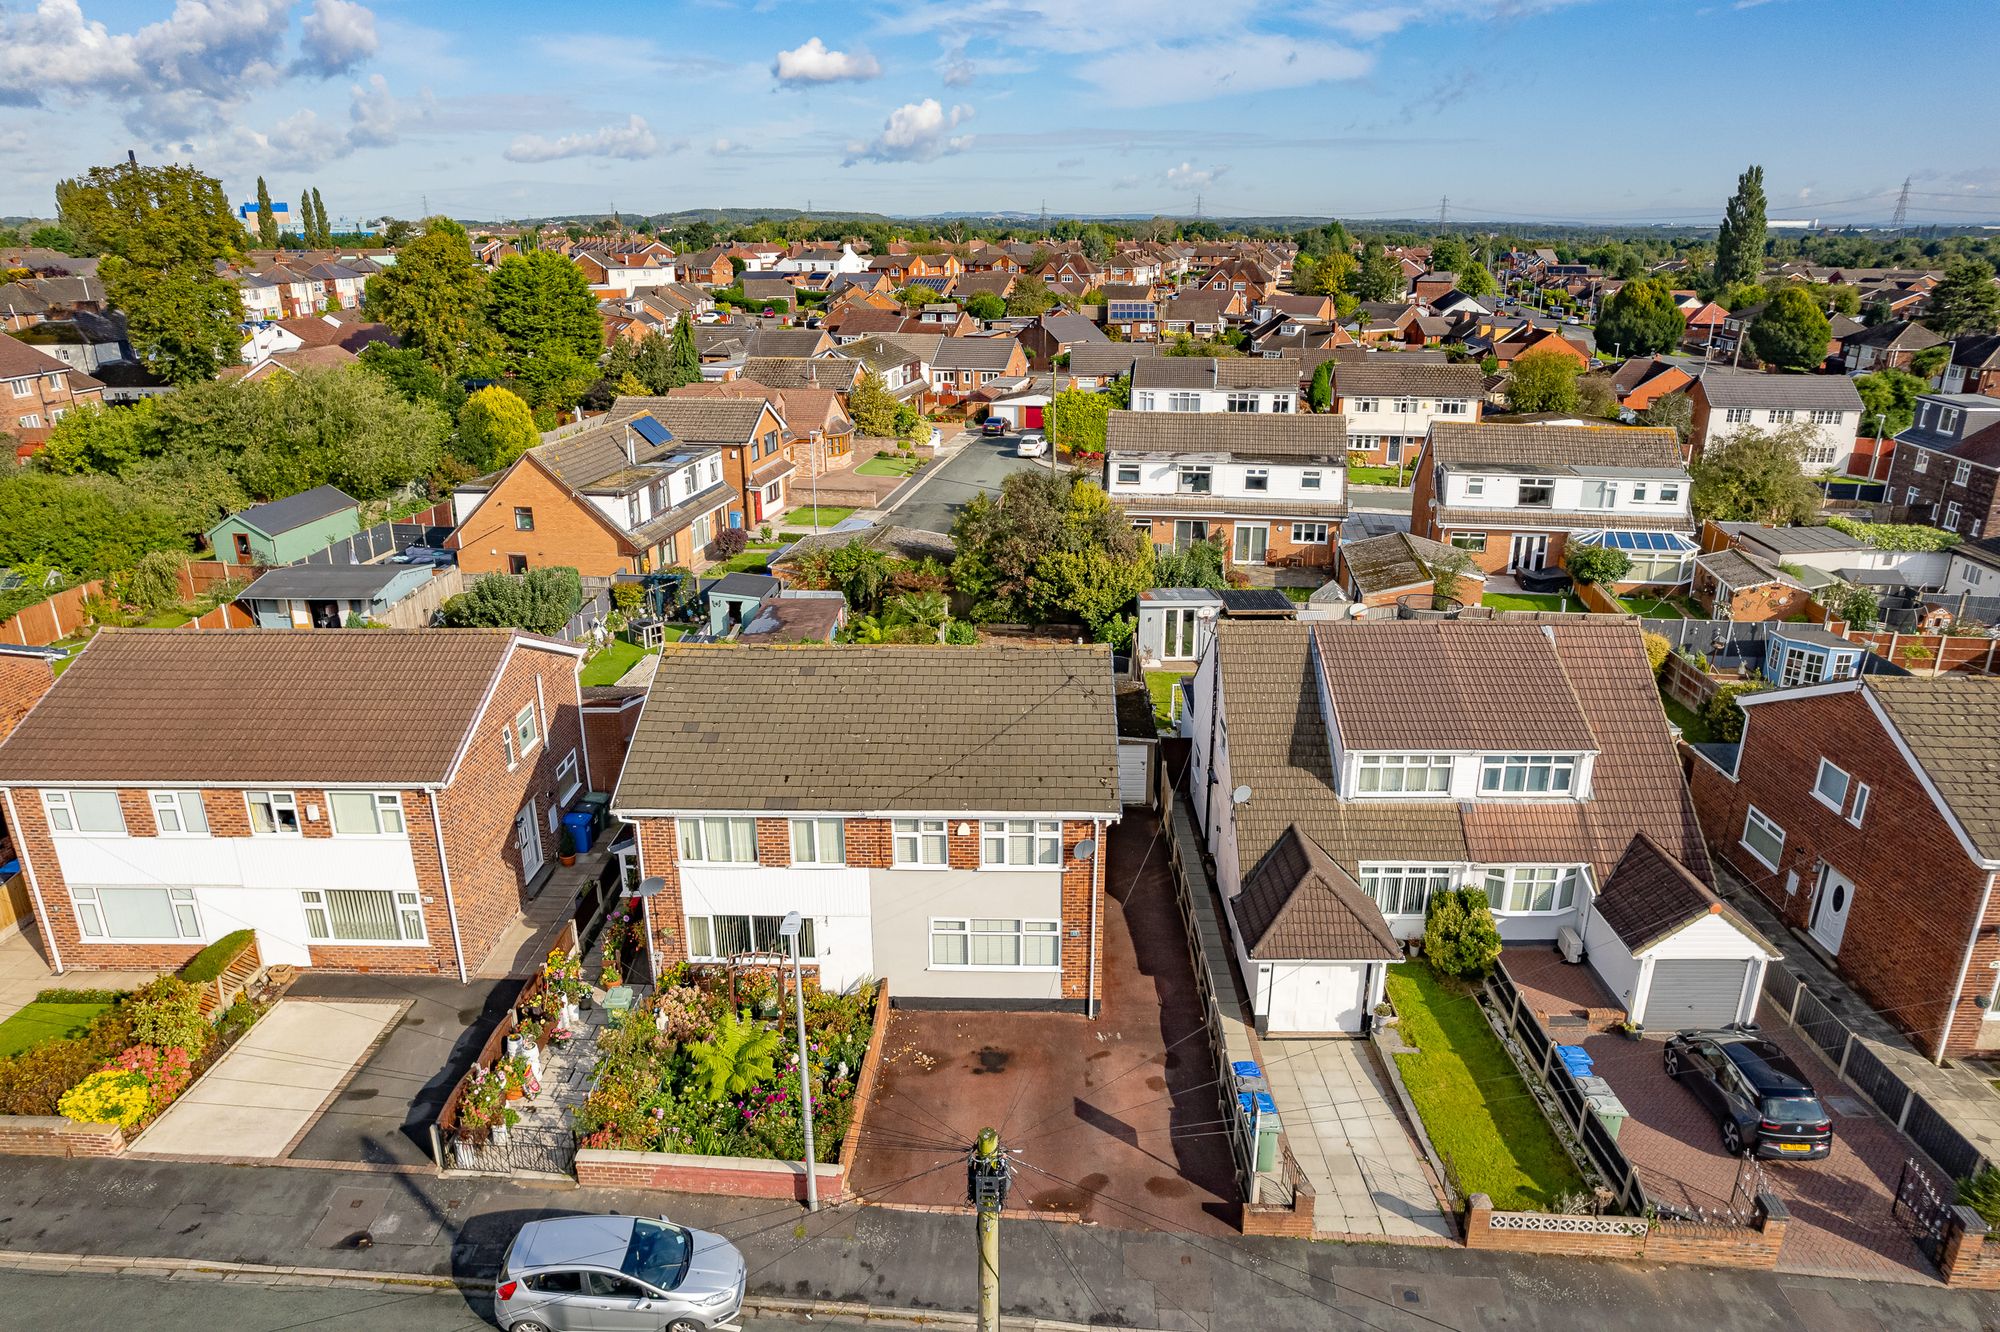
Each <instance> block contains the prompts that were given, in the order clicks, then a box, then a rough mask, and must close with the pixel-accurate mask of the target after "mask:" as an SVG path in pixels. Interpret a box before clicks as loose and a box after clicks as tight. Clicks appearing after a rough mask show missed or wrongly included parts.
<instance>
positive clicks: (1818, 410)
mask: <svg viewBox="0 0 2000 1332" xmlns="http://www.w3.org/2000/svg"><path fill="white" fill-rule="evenodd" d="M1841 415H1842V413H1841V412H1840V410H1839V409H1838V408H1834V407H1815V408H1813V412H1812V423H1813V424H1814V425H1839V424H1840V418H1841Z"/></svg>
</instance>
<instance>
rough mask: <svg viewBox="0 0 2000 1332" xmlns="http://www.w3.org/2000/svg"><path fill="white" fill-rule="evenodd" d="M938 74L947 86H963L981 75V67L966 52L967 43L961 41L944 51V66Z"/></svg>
mask: <svg viewBox="0 0 2000 1332" xmlns="http://www.w3.org/2000/svg"><path fill="white" fill-rule="evenodd" d="M938 76H939V77H940V78H942V79H943V80H944V86H945V87H947V88H963V87H965V86H966V85H967V84H969V83H971V82H972V81H973V80H974V79H976V78H978V77H979V69H978V67H977V66H976V65H974V64H973V63H972V61H971V60H970V59H968V58H967V57H966V54H965V43H964V42H960V43H958V44H957V45H956V46H954V47H952V48H951V49H950V50H948V51H946V52H945V53H944V61H943V67H942V68H941V69H939V71H938Z"/></svg>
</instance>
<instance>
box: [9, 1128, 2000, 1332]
mask: <svg viewBox="0 0 2000 1332" xmlns="http://www.w3.org/2000/svg"><path fill="white" fill-rule="evenodd" d="M934 1168H935V1169H938V1170H952V1171H956V1170H959V1169H962V1166H961V1164H960V1162H959V1161H958V1160H957V1159H956V1158H955V1157H944V1158H940V1160H939V1162H938V1164H937V1166H936V1167H934ZM1113 1201H1114V1202H1115V1204H1116V1205H1117V1206H1118V1207H1120V1208H1121V1209H1122V1210H1123V1212H1124V1213H1125V1214H1126V1215H1127V1216H1129V1218H1130V1219H1131V1223H1132V1224H1133V1225H1134V1226H1144V1225H1146V1224H1148V1222H1147V1211H1146V1209H1147V1203H1148V1200H1147V1199H1144V1198H1136V1199H1117V1200H1113ZM606 1211H616V1212H627V1213H637V1214H641V1215H654V1214H660V1213H664V1214H667V1215H670V1216H672V1217H673V1218H674V1219H675V1220H677V1221H681V1222H683V1223H685V1224H688V1225H693V1226H697V1227H700V1228H703V1229H708V1230H714V1231H718V1232H720V1233H721V1234H723V1235H726V1236H728V1237H729V1238H730V1239H731V1240H733V1241H734V1242H735V1243H736V1244H737V1245H738V1246H739V1247H740V1248H742V1250H743V1251H744V1254H745V1256H746V1258H747V1259H748V1262H749V1267H750V1291H751V1294H752V1295H753V1296H754V1297H756V1298H757V1300H759V1301H768V1302H771V1303H770V1304H769V1305H768V1306H766V1307H777V1302H779V1301H783V1302H785V1304H786V1305H787V1307H791V1308H795V1309H797V1308H811V1307H812V1306H813V1305H814V1304H820V1303H824V1304H825V1305H827V1306H829V1307H826V1308H825V1309H824V1312H825V1314H826V1315H830V1316H832V1317H836V1318H838V1317H843V1316H851V1314H852V1311H853V1309H855V1308H856V1307H866V1308H868V1309H871V1310H904V1311H923V1312H929V1313H934V1314H941V1315H948V1316H947V1317H945V1318H942V1319H940V1320H939V1321H941V1322H959V1321H961V1320H960V1319H958V1318H956V1317H950V1316H949V1315H960V1314H963V1313H965V1312H968V1311H970V1310H971V1309H972V1308H973V1302H974V1293H975V1268H974V1264H973V1228H972V1219H971V1216H970V1215H969V1214H968V1213H962V1212H926V1213H917V1212H905V1211H899V1210H893V1209H889V1208H884V1207H872V1206H864V1205H860V1204H855V1203H849V1204H844V1205H840V1206H835V1207H829V1208H826V1209H823V1210H822V1211H821V1212H819V1213H818V1214H816V1215H808V1214H807V1213H806V1212H804V1211H803V1209H801V1208H799V1207H797V1206H794V1205H789V1204H778V1203H775V1202H772V1201H770V1200H758V1199H741V1198H701V1197H688V1196H683V1195H670V1194H660V1193H650V1192H631V1191H610V1190H592V1189H579V1188H575V1187H573V1186H563V1185H557V1184H547V1185H538V1184H533V1183H528V1182H514V1181H504V1180H495V1179H486V1178H478V1179H472V1178H437V1177H434V1176H430V1175H424V1174H413V1173H406V1174H380V1173H372V1172H361V1171H352V1170H322V1169H310V1168H299V1167H284V1166H224V1165H212V1164H206V1163H196V1162H177V1161H134V1160H97V1161H58V1160H44V1159H36V1158H9V1159H8V1160H7V1161H6V1162H5V1164H4V1166H0V1251H4V1256H0V1266H15V1267H19V1266H23V1265H33V1266H39V1267H41V1268H43V1269H45V1270H56V1271H63V1270H70V1269H71V1268H72V1264H71V1262H70V1260H69V1258H67V1257H66V1255H78V1254H88V1255H94V1256H95V1257H96V1259H97V1261H96V1262H95V1263H94V1264H93V1265H94V1266H96V1267H98V1268H99V1269H101V1268H102V1267H104V1266H105V1265H106V1264H105V1263H104V1262H103V1261H102V1260H104V1259H106V1258H120V1257H122V1258H161V1259H188V1260H197V1263H196V1265H199V1264H200V1263H241V1264H258V1265H269V1266H275V1267H281V1268H303V1269H311V1270H310V1272H308V1273H305V1274H302V1275H301V1277H300V1279H301V1280H307V1281H323V1280H327V1279H330V1278H329V1274H330V1273H334V1272H353V1273H357V1274H359V1273H373V1274H382V1275H385V1276H393V1277H433V1278H449V1279H451V1280H452V1281H454V1282H456V1283H460V1284H462V1285H464V1286H468V1287H471V1288H475V1289H476V1288H477V1287H478V1286H479V1285H480V1284H482V1283H485V1282H490V1280H491V1279H492V1276H493V1274H494V1272H495V1271H496V1269H497V1268H498V1265H499V1262H500V1259H501V1256H502V1255H503V1253H504V1252H505V1250H506V1247H507V1245H508V1244H509V1242H511V1240H512V1239H513V1236H514V1234H515V1232H516V1231H517V1230H518V1229H519V1227H520V1226H521V1224H522V1223H524V1222H526V1221H529V1220H532V1219H534V1218H536V1217H540V1216H548V1215H555V1214H561V1213H567V1212H606ZM1001 1249H1002V1256H1001V1281H1002V1297H1003V1304H1004V1306H1005V1308H1006V1310H1007V1312H1008V1313H1009V1314H1010V1315H1012V1316H1016V1317H1021V1318H1033V1319H1044V1320H1050V1321H1054V1322H1062V1323H1071V1324H1096V1325H1105V1324H1111V1325H1118V1326H1123V1327H1129V1328H1160V1329H1173V1330H1174V1332H1183V1330H1191V1329H1199V1332H1213V1330H1214V1329H1218V1328H1221V1327H1229V1328H1256V1329H1259V1330H1260V1332H1267V1330H1272V1329H1300V1330H1301V1332H1303V1330H1304V1329H1308V1328H1311V1329H1326V1328H1349V1327H1354V1328H1361V1327H1369V1328H1376V1329H1384V1330H1386V1329H1403V1328H1408V1329H1423V1328H1450V1329H1467V1330H1469V1329H1473V1328H1485V1327H1500V1326H1511V1327H1522V1328H1537V1329H1541V1328H1561V1329H1570V1328H1573V1329H1576V1330H1577V1332H1605V1330H1607V1329H1628V1328H1629V1329H1635V1330H1636V1329H1657V1328H1662V1327H1691V1328H1693V1327H1698V1328H1701V1329H1703V1332H1736V1330H1737V1329H1743V1330H1744V1332H1749V1330H1750V1329H1769V1328H1799V1329H1802V1330H1803V1329H1811V1330H1812V1332H1858V1330H1859V1329H1864V1328H1875V1327H1886V1328H1898V1329H1901V1328H1924V1329H1944V1328H1951V1329H1956V1328H1964V1329H1968V1332H1970V1330H1971V1329H1977V1328H1982V1327H1992V1326H2000V1296H1995V1295H1992V1294H1975V1293H1968V1292H1961V1291H1946V1290H1944V1289H1943V1288H1941V1287H1939V1288H1927V1287H1921V1286H1910V1285H1901V1284H1881V1283H1869V1282H1860V1281H1840V1280H1830V1279H1819V1278H1791V1277H1780V1276H1776V1275H1773V1274H1770V1273H1744V1272H1713V1271H1703V1270H1696V1269H1691V1268H1684V1267H1667V1266H1658V1267H1639V1266H1634V1265H1625V1264H1613V1263H1598V1262H1588V1261H1574V1260H1564V1259H1544V1258H1523V1257H1518V1256H1514V1255H1503V1254H1493V1253H1472V1252H1468V1251H1465V1250H1462V1249H1439V1248H1410V1247H1403V1246H1396V1245H1386V1244H1385V1245H1372V1244H1371V1245H1354V1244H1315V1243H1307V1242H1303V1241H1286V1240H1268V1239H1248V1238H1239V1239H1233V1240H1218V1239H1214V1238H1206V1237H1199V1238H1198V1237H1188V1236H1182V1235H1176V1234H1169V1233H1164V1232H1160V1231H1147V1230H1141V1229H1131V1230H1127V1229H1113V1228H1110V1227H1105V1226H1093V1225H1078V1224H1064V1223H1056V1222H1046V1221H1033V1220H1029V1219H1026V1218H1021V1219H1018V1220H1017V1219H1012V1218H1010V1219H1009V1220H1008V1221H1007V1222H1006V1223H1005V1224H1003V1226H1002V1237H1001ZM24 1255H38V1257H32V1256H31V1257H24Z"/></svg>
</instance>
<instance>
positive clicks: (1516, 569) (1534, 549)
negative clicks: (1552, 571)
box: [1507, 533, 1549, 573]
mask: <svg viewBox="0 0 2000 1332" xmlns="http://www.w3.org/2000/svg"><path fill="white" fill-rule="evenodd" d="M1548 562H1549V539H1548V537H1547V536H1546V535H1544V536H1532V535H1529V534H1526V533H1523V534H1521V535H1519V536H1516V537H1515V538H1514V545H1513V548H1512V550H1511V551H1510V552H1509V554H1508V556H1507V572H1508V573H1533V572H1534V571H1535V570H1537V569H1540V568H1542V567H1543V566H1544V565H1546V564H1547V563H1548Z"/></svg>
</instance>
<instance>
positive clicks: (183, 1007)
mask: <svg viewBox="0 0 2000 1332" xmlns="http://www.w3.org/2000/svg"><path fill="white" fill-rule="evenodd" d="M125 1007H126V1009H127V1011H129V1012H130V1013H131V1016H132V1036H133V1039H134V1040H136V1041H137V1042H138V1043H140V1044H142V1045H151V1046H157V1047H158V1048H160V1049H162V1050H165V1049H169V1048H179V1049H182V1050H185V1051H187V1053H188V1054H189V1055H190V1056H199V1055H200V1054H201V1053H202V1052H203V1051H204V1050H206V1049H208V1043H209V1042H210V1041H212V1040H214V1039H215V1028H214V1027H212V1026H210V1025H209V1022H208V1019H207V1018H205V1017H203V1016H202V1015H201V994H200V992H199V991H197V990H196V989H195V988H194V987H193V986H192V985H189V984H188V983H187V982H186V981H184V980H182V979H180V978H179V977H178V976H161V977H160V978H158V979H157V980H153V981H149V982H147V983H146V984H145V985H142V986H140V987H139V988H138V989H136V990H134V991H133V992H132V997H131V998H130V999H128V1000H126V1001H125Z"/></svg>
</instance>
